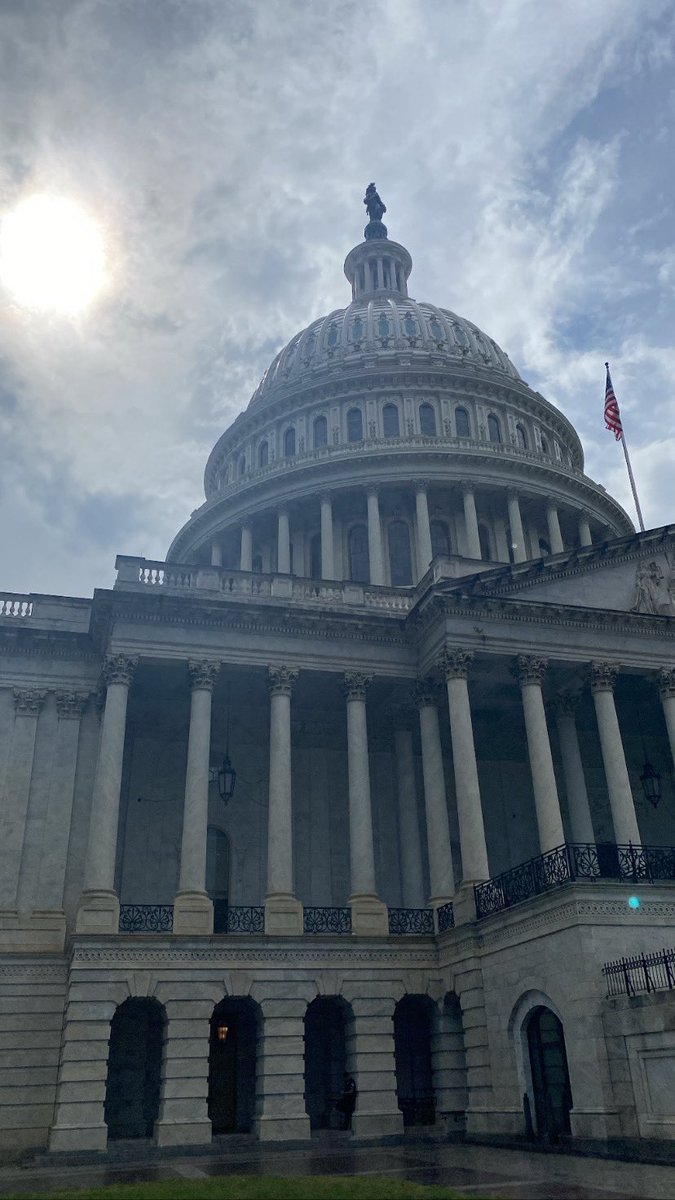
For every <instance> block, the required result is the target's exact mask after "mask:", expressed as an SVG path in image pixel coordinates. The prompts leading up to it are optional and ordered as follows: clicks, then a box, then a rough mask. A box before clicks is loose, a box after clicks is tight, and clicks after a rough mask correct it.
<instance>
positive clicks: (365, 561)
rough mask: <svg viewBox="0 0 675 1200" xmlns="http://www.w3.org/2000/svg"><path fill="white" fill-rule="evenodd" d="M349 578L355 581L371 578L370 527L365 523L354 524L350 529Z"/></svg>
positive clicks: (360, 581)
mask: <svg viewBox="0 0 675 1200" xmlns="http://www.w3.org/2000/svg"><path fill="white" fill-rule="evenodd" d="M349 578H350V579H351V580H352V581H353V582H354V583H368V581H369V580H370V558H369V554H368V529H367V527H366V526H365V525H353V526H352V528H351V529H350V531H349Z"/></svg>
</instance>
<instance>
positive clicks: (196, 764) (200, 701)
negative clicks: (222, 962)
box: [173, 659, 220, 935]
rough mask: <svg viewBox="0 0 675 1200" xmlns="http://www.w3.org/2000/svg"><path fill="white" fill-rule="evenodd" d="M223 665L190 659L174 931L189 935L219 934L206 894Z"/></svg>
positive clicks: (211, 906) (210, 903) (210, 902)
mask: <svg viewBox="0 0 675 1200" xmlns="http://www.w3.org/2000/svg"><path fill="white" fill-rule="evenodd" d="M219 670H220V663H217V662H209V661H208V660H207V659H205V660H202V661H198V662H189V663H188V671H189V673H190V685H191V689H192V694H191V699H190V731H189V734H188V752H187V768H186V772H185V800H184V803H183V837H182V841H181V848H180V874H179V877H178V893H177V895H176V900H175V904H174V910H173V931H174V933H179V934H183V935H188V934H200V933H213V903H212V901H211V900H210V899H209V897H208V896H207V894H206V837H207V829H208V823H209V763H210V759H211V696H212V693H213V685H214V683H215V681H216V676H217V675H218V672H219Z"/></svg>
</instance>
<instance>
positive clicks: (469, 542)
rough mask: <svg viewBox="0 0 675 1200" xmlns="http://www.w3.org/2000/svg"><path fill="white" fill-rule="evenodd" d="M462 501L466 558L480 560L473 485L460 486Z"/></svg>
mask: <svg viewBox="0 0 675 1200" xmlns="http://www.w3.org/2000/svg"><path fill="white" fill-rule="evenodd" d="M462 497H463V499H464V537H465V543H466V545H465V552H466V556H467V558H482V555H481V552H480V536H479V533H478V517H477V516H476V496H475V493H474V490H473V484H472V483H468V482H465V483H463V484H462Z"/></svg>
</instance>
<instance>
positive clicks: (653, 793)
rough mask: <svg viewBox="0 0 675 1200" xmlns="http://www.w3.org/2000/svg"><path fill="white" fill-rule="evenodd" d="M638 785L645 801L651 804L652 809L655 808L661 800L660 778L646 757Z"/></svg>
mask: <svg viewBox="0 0 675 1200" xmlns="http://www.w3.org/2000/svg"><path fill="white" fill-rule="evenodd" d="M640 783H641V784H642V791H643V792H644V797H645V800H649V803H650V804H653V805H654V808H657V807H658V804H659V801H660V799H661V776H660V774H659V772H658V771H657V770H656V767H653V766H652V764H651V763H650V761H649V759H648V758H647V756H646V755H645V764H644V766H643V768H642V774H641V776H640Z"/></svg>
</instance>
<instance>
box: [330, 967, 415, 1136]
mask: <svg viewBox="0 0 675 1200" xmlns="http://www.w3.org/2000/svg"><path fill="white" fill-rule="evenodd" d="M349 988H355V989H356V988H359V990H360V992H361V995H358V996H354V995H353V994H352V993H351V992H350V991H349V990H348V989H349ZM390 988H391V984H387V983H386V982H385V981H382V982H380V981H378V980H376V979H372V980H371V981H370V982H369V983H368V982H359V983H356V982H351V983H348V982H345V984H344V985H343V994H344V996H345V999H346V1000H347V1001H348V1002H349V1003H350V1005H351V1010H352V1013H353V1020H352V1021H350V1022H349V1024H348V1026H347V1070H348V1071H349V1072H350V1074H351V1075H353V1077H354V1079H355V1080H356V1086H357V1089H358V1098H357V1101H356V1111H355V1113H354V1116H353V1119H352V1129H353V1130H354V1133H355V1134H356V1136H357V1137H361V1138H366V1137H374V1138H379V1137H386V1136H388V1135H391V1134H401V1133H403V1114H402V1112H401V1111H400V1109H399V1107H398V1100H397V1096H396V1057H395V1052H394V1020H393V1018H394V1008H395V1007H396V1004H395V1001H394V999H393V997H392V996H391V995H388V994H387V993H388V991H389V989H390Z"/></svg>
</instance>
